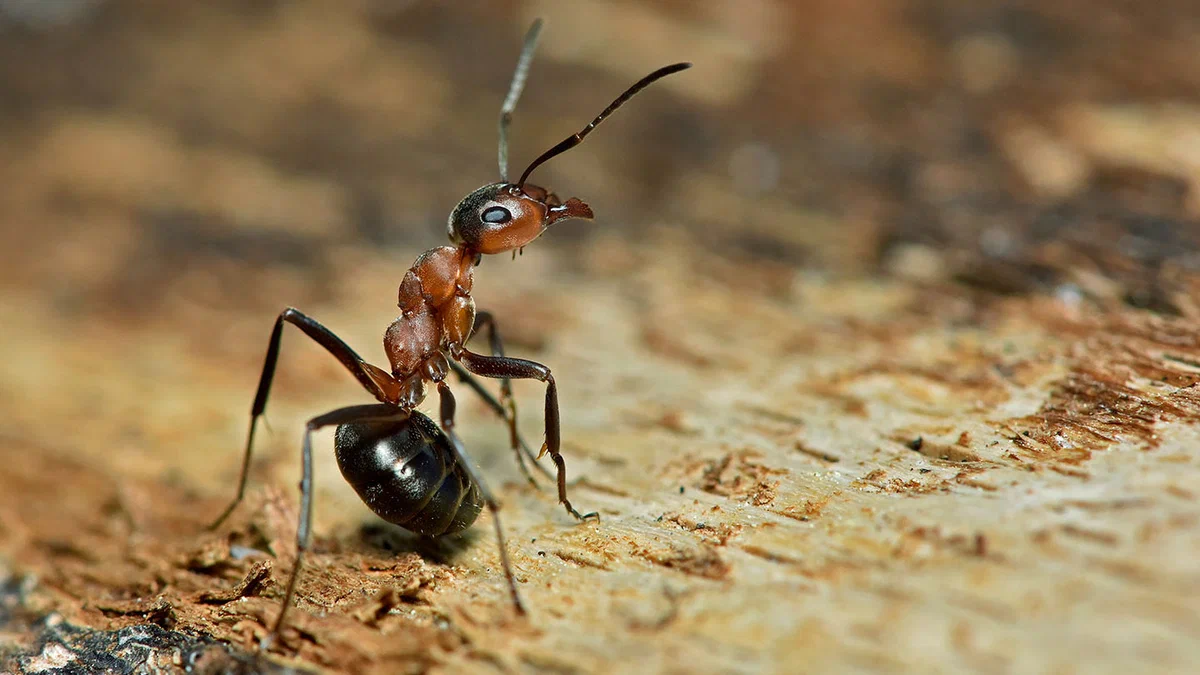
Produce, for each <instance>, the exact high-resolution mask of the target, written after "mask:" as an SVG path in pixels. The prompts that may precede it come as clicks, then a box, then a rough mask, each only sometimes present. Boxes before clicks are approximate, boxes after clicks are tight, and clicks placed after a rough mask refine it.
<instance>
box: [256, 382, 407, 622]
mask: <svg viewBox="0 0 1200 675" xmlns="http://www.w3.org/2000/svg"><path fill="white" fill-rule="evenodd" d="M408 415H409V413H408V411H407V410H404V409H403V408H397V407H396V406H394V405H388V404H378V403H375V404H368V405H352V406H347V407H345V408H338V409H337V410H333V411H331V412H327V413H325V414H324V415H318V416H317V417H314V418H312V419H310V420H309V421H308V423H307V424H305V425H304V441H303V443H302V444H301V446H300V464H301V473H300V518H299V522H298V523H297V525H296V562H295V564H294V565H293V566H292V574H291V576H290V577H288V582H287V590H286V591H285V592H284V595H283V605H282V606H281V607H280V608H279V616H278V617H277V618H276V619H275V625H274V627H272V628H271V635H272V636H277V635H279V630H280V629H281V628H283V625H284V624H283V621H284V618H285V617H286V616H287V611H288V608H289V607H291V605H292V598H293V597H294V596H295V594H296V580H297V579H299V578H300V568H301V566H302V564H303V562H304V552H305V551H306V550H308V545H309V543H310V541H311V540H312V514H313V499H312V493H313V489H312V433H313V432H314V431H317V430H318V429H321V428H323V427H328V426H334V425H338V424H349V423H351V422H368V421H375V420H378V421H384V420H402V419H405V418H406V417H408Z"/></svg>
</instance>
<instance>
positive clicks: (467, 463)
mask: <svg viewBox="0 0 1200 675" xmlns="http://www.w3.org/2000/svg"><path fill="white" fill-rule="evenodd" d="M438 395H439V396H440V398H441V418H442V431H444V432H446V436H447V437H449V439H450V444H451V445H452V446H453V447H454V453H455V455H457V458H458V462H459V464H461V465H462V467H463V468H464V469H465V470H466V472H467V475H469V476H470V477H471V480H472V481H474V483H475V485H476V486H478V487H479V492H480V494H481V495H482V496H483V503H484V504H486V505H487V507H488V510H489V511H491V512H492V524H493V525H494V526H495V528H496V541H497V543H498V544H499V545H500V565H501V567H503V568H504V577H505V579H507V581H508V591H509V593H510V594H511V595H512V601H513V605H514V606H515V607H516V608H517V613H518V614H524V613H525V606H524V605H523V604H521V596H520V594H519V593H517V579H516V577H514V576H513V571H512V565H510V564H509V562H508V546H507V545H506V544H505V543H504V528H503V527H502V526H501V525H500V503H499V502H497V501H496V498H495V497H494V496H493V495H492V491H491V490H489V489H488V486H487V483H485V482H484V480H483V476H482V475H481V474H480V473H479V471H478V470H476V469H475V463H474V462H473V461H471V457H470V455H468V454H467V450H466V447H464V446H463V442H462V439H460V438H459V437H458V433H457V432H455V431H454V411H455V408H456V404H455V401H454V394H453V393H452V392H451V391H450V387H448V386H446V383H445V382H438Z"/></svg>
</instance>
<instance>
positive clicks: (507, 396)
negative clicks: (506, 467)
mask: <svg viewBox="0 0 1200 675" xmlns="http://www.w3.org/2000/svg"><path fill="white" fill-rule="evenodd" d="M480 329H486V330H487V334H488V346H489V347H490V348H491V351H492V356H504V342H503V341H502V340H501V339H500V328H499V326H497V325H496V317H495V316H494V315H493V314H492V313H491V312H488V311H481V312H478V313H477V314H476V315H475V330H474V331H473V332H472V337H474V335H475V334H477V333H478V332H479V331H480ZM452 365H454V366H456V367H455V368H454V371H455V372H456V373H457V374H458V376H459V378H460V379H461V380H462V381H463V382H465V383H466V384H467V386H469V387H471V388H472V389H474V390H475V392H476V393H478V394H479V395H480V396H482V397H483V399H484V401H485V402H487V403H488V405H490V406H492V407H493V408H495V409H496V411H497V413H498V414H499V415H500V416H501V417H502V418H503V419H504V420H505V421H506V422H508V435H509V443H510V444H511V447H512V450H513V454H514V455H516V457H517V465H518V466H520V467H521V473H523V474H525V478H526V479H528V480H529V484H530V485H532V486H534V487H535V488H536V487H538V484H537V481H536V480H534V478H533V474H531V473H530V472H529V467H528V466H526V465H525V459H526V458H529V461H530V462H532V463H533V466H534V467H535V468H536V469H537V470H538V471H540V472H542V475H543V476H545V477H547V478H549V477H550V472H549V471H547V470H546V469H545V468H544V467H543V466H542V465H541V464H538V462H537V458H536V457H534V455H533V452H532V451H530V450H529V446H528V445H526V444H525V441H524V439H522V438H521V435H520V433H519V432H518V431H517V399H516V398H515V397H514V396H513V392H512V380H510V379H509V378H507V377H503V378H500V400H499V401H498V402H497V401H496V400H495V399H494V398H492V396H491V394H488V393H487V391H486V390H484V389H483V387H482V386H481V385H480V384H479V382H478V381H476V380H475V379H474V378H472V377H471V376H470V374H468V373H467V372H465V370H464V369H462V368H461V367H460V366H458V364H454V363H452ZM489 399H490V400H489Z"/></svg>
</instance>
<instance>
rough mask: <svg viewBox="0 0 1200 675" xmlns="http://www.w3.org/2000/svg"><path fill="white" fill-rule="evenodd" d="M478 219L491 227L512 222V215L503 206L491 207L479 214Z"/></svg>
mask: <svg viewBox="0 0 1200 675" xmlns="http://www.w3.org/2000/svg"><path fill="white" fill-rule="evenodd" d="M479 217H480V219H481V220H483V222H485V223H489V224H491V225H503V224H504V223H507V222H508V221H510V220H512V213H510V212H509V210H508V209H506V208H504V207H503V206H493V207H491V208H489V209H485V210H484V212H483V213H482V214H480V216H479Z"/></svg>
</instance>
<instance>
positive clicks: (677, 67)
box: [517, 63, 692, 188]
mask: <svg viewBox="0 0 1200 675" xmlns="http://www.w3.org/2000/svg"><path fill="white" fill-rule="evenodd" d="M691 67H692V64H690V63H676V64H673V65H670V66H663V67H662V68H659V69H658V70H656V71H654V72H653V73H650V74H649V75H647V76H645V77H643V78H642V79H640V80H638V81H637V82H636V83H634V85H633V86H632V87H630V88H628V89H626V90H625V93H623V94H621V95H620V96H618V97H617V98H616V100H615V101H613V102H612V103H610V104H608V107H607V108H605V109H604V112H602V113H600V114H599V115H597V116H596V119H594V120H592V121H591V122H590V123H588V125H587V126H586V127H584V128H583V129H582V130H580V131H579V133H577V134H572V135H570V136H567V137H566V138H564V139H563V140H562V142H560V143H559V144H558V145H555V146H554V147H553V148H550V149H549V150H547V151H546V152H543V153H542V155H541V156H540V157H538V158H537V159H535V160H533V162H532V163H531V164H530V165H529V168H527V169H525V173H523V174H521V180H519V181H517V187H518V188H520V187H524V186H525V179H527V178H529V174H531V173H533V170H534V169H536V168H538V167H539V166H541V165H542V164H543V163H544V162H545V161H546V160H548V159H550V158H552V157H555V156H556V155H561V154H562V153H564V152H566V151H567V150H570V149H571V148H573V147H575V146H577V145H579V144H580V143H582V142H583V139H584V137H585V136H587V135H588V134H590V133H592V129H595V128H596V126H597V125H598V124H600V123H601V122H603V121H604V118H606V117H608V116H609V115H611V114H613V112H614V111H615V110H616V109H617V108H620V107H621V106H623V105H625V102H626V101H628V100H629V99H631V98H633V96H634V94H637V93H638V92H639V91H641V90H643V89H645V88H646V87H648V86H650V85H651V84H652V83H654V82H655V81H656V80H660V79H662V78H664V77H666V76H667V75H671V74H674V73H678V72H679V71H681V70H687V69H688V68H691Z"/></svg>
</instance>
